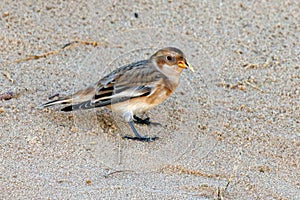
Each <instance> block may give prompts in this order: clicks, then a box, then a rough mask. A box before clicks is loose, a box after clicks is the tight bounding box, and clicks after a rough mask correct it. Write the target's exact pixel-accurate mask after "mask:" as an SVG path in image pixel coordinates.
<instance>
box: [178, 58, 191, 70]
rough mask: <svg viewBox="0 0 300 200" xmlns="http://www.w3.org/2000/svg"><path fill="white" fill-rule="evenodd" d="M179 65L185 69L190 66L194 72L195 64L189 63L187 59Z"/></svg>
mask: <svg viewBox="0 0 300 200" xmlns="http://www.w3.org/2000/svg"><path fill="white" fill-rule="evenodd" d="M177 65H178V67H180V68H184V69H186V68H189V69H190V70H191V71H192V72H194V68H193V66H192V65H191V64H189V63H188V62H187V61H186V60H185V59H184V61H179V62H178V64H177Z"/></svg>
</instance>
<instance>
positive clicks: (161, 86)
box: [42, 47, 194, 141]
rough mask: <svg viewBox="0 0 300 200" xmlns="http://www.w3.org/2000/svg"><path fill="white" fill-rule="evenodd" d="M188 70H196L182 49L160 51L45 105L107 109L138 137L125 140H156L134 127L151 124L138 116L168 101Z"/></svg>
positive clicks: (67, 108) (73, 108) (66, 108)
mask: <svg viewBox="0 0 300 200" xmlns="http://www.w3.org/2000/svg"><path fill="white" fill-rule="evenodd" d="M186 68H189V69H190V70H191V71H194V70H193V68H192V66H191V65H190V64H189V63H188V62H187V60H186V58H185V56H184V54H183V52H182V51H181V50H179V49H177V48H174V47H168V48H164V49H160V50H158V51H157V52H156V53H155V54H153V55H152V56H151V57H150V58H149V59H148V60H142V61H138V62H135V63H131V64H129V65H125V66H123V67H120V68H118V69H116V70H114V71H113V72H111V73H110V74H108V75H106V76H105V77H103V78H102V79H100V80H99V81H98V82H97V83H96V84H94V85H92V86H90V87H88V88H86V89H83V90H80V91H78V92H76V93H74V94H72V95H70V96H66V97H59V98H58V99H56V100H52V101H49V102H47V103H45V104H43V105H42V106H43V107H48V106H53V105H56V104H70V105H68V106H66V107H64V108H62V109H61V110H62V111H66V112H68V111H73V110H78V109H91V108H96V107H103V106H105V107H108V108H110V109H112V111H113V112H117V113H119V114H121V116H122V117H123V119H124V120H125V121H126V122H127V123H128V124H129V126H130V128H131V129H132V131H133V133H134V135H135V137H130V136H125V137H124V138H127V139H133V140H139V141H153V140H155V139H156V138H157V137H142V136H141V135H140V134H139V133H138V131H137V130H136V128H135V127H134V124H133V123H140V124H147V125H149V124H150V123H151V122H150V121H149V118H146V119H141V118H139V117H137V116H136V115H137V114H141V113H145V112H146V111H147V110H149V109H151V108H153V107H154V106H156V105H158V104H160V103H162V102H163V101H164V100H165V99H167V98H168V97H169V96H170V95H171V94H172V93H173V91H174V90H175V89H176V87H177V86H178V84H179V79H180V74H181V72H182V71H183V69H186Z"/></svg>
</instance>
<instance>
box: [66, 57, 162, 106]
mask: <svg viewBox="0 0 300 200" xmlns="http://www.w3.org/2000/svg"><path fill="white" fill-rule="evenodd" d="M162 76H163V75H162V74H161V73H160V72H159V71H158V70H156V68H155V67H154V66H149V63H147V61H140V62H137V63H133V64H130V65H126V66H124V67H121V68H119V69H117V70H115V71H113V72H112V73H110V74H108V75H107V76H105V77H104V78H102V79H101V80H99V81H98V82H97V83H96V86H95V87H94V88H95V90H94V92H95V93H94V96H93V97H92V98H91V99H89V100H86V101H83V102H81V103H78V104H75V105H70V106H67V107H65V108H63V109H62V111H71V110H77V109H90V108H95V107H102V106H107V105H111V104H115V103H120V102H124V101H127V100H129V99H132V98H137V97H142V96H147V95H149V94H151V92H152V91H153V89H154V88H155V86H156V84H157V83H158V82H159V80H160V79H161V77H162Z"/></svg>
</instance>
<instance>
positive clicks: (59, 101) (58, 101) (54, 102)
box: [42, 98, 72, 108]
mask: <svg viewBox="0 0 300 200" xmlns="http://www.w3.org/2000/svg"><path fill="white" fill-rule="evenodd" d="M67 103H72V99H70V98H60V99H56V100H52V101H48V102H47V103H44V104H42V107H44V108H46V107H49V106H53V105H58V104H67Z"/></svg>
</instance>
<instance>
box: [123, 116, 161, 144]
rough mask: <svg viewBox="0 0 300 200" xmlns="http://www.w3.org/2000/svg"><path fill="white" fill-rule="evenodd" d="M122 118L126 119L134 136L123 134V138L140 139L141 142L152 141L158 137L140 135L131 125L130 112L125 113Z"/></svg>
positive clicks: (131, 117)
mask: <svg viewBox="0 0 300 200" xmlns="http://www.w3.org/2000/svg"><path fill="white" fill-rule="evenodd" d="M124 119H125V120H126V121H127V123H128V125H129V126H130V128H131V130H132V131H133V133H134V135H135V137H131V136H124V137H123V138H125V139H130V140H138V141H142V142H152V141H154V140H156V139H157V138H158V137H142V136H141V135H140V134H139V132H138V131H137V130H136V128H135V127H134V125H133V115H132V113H129V112H127V113H125V114H124Z"/></svg>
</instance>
